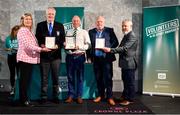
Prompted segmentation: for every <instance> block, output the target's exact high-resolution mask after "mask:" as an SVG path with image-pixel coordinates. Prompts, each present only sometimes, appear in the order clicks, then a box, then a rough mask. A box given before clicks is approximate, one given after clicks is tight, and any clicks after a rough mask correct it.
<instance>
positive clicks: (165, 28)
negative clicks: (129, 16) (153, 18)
mask: <svg viewBox="0 0 180 115" xmlns="http://www.w3.org/2000/svg"><path fill="white" fill-rule="evenodd" d="M145 29H146V36H148V37H150V38H152V37H156V36H161V35H164V34H168V33H171V32H175V31H177V30H179V19H173V20H170V21H166V22H163V23H159V24H156V25H153V26H149V27H146V28H145Z"/></svg>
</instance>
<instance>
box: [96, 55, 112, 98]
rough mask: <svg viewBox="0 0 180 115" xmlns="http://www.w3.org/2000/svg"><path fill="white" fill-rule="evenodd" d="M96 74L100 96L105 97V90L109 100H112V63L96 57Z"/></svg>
mask: <svg viewBox="0 0 180 115" xmlns="http://www.w3.org/2000/svg"><path fill="white" fill-rule="evenodd" d="M93 66H94V73H95V77H96V81H97V89H98V95H99V96H101V97H102V98H104V97H105V90H106V96H107V98H108V99H109V98H112V96H113V93H112V86H113V81H112V77H113V71H112V70H113V66H112V62H108V61H107V60H106V59H105V58H103V57H96V58H95V59H94V63H93Z"/></svg>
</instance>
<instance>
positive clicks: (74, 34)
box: [73, 29, 77, 38]
mask: <svg viewBox="0 0 180 115" xmlns="http://www.w3.org/2000/svg"><path fill="white" fill-rule="evenodd" d="M76 33H77V29H74V32H73V36H74V37H75V38H76Z"/></svg>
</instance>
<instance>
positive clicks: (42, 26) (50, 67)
mask: <svg viewBox="0 0 180 115" xmlns="http://www.w3.org/2000/svg"><path fill="white" fill-rule="evenodd" d="M55 14H56V10H55V9H54V8H52V7H49V8H48V9H47V10H46V18H47V20H46V21H43V22H40V23H38V24H37V28H36V37H37V40H38V43H39V45H40V46H41V47H42V48H43V47H46V46H45V45H46V44H45V41H46V37H51V38H52V39H55V45H54V47H52V48H51V49H52V51H50V52H43V53H41V57H40V59H41V60H40V68H41V76H42V79H41V87H42V88H41V102H44V101H46V100H47V88H48V75H49V71H51V77H52V82H53V99H54V101H55V102H59V99H58V94H59V85H58V75H59V67H60V60H61V48H62V47H63V43H64V41H65V31H64V26H63V25H62V24H61V23H59V22H56V21H54V19H55Z"/></svg>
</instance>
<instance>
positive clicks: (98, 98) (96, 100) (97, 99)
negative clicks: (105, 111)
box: [93, 96, 101, 103]
mask: <svg viewBox="0 0 180 115" xmlns="http://www.w3.org/2000/svg"><path fill="white" fill-rule="evenodd" d="M93 101H94V102H95V103H99V102H100V101H101V97H100V96H99V97H97V98H96V99H94V100H93Z"/></svg>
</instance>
